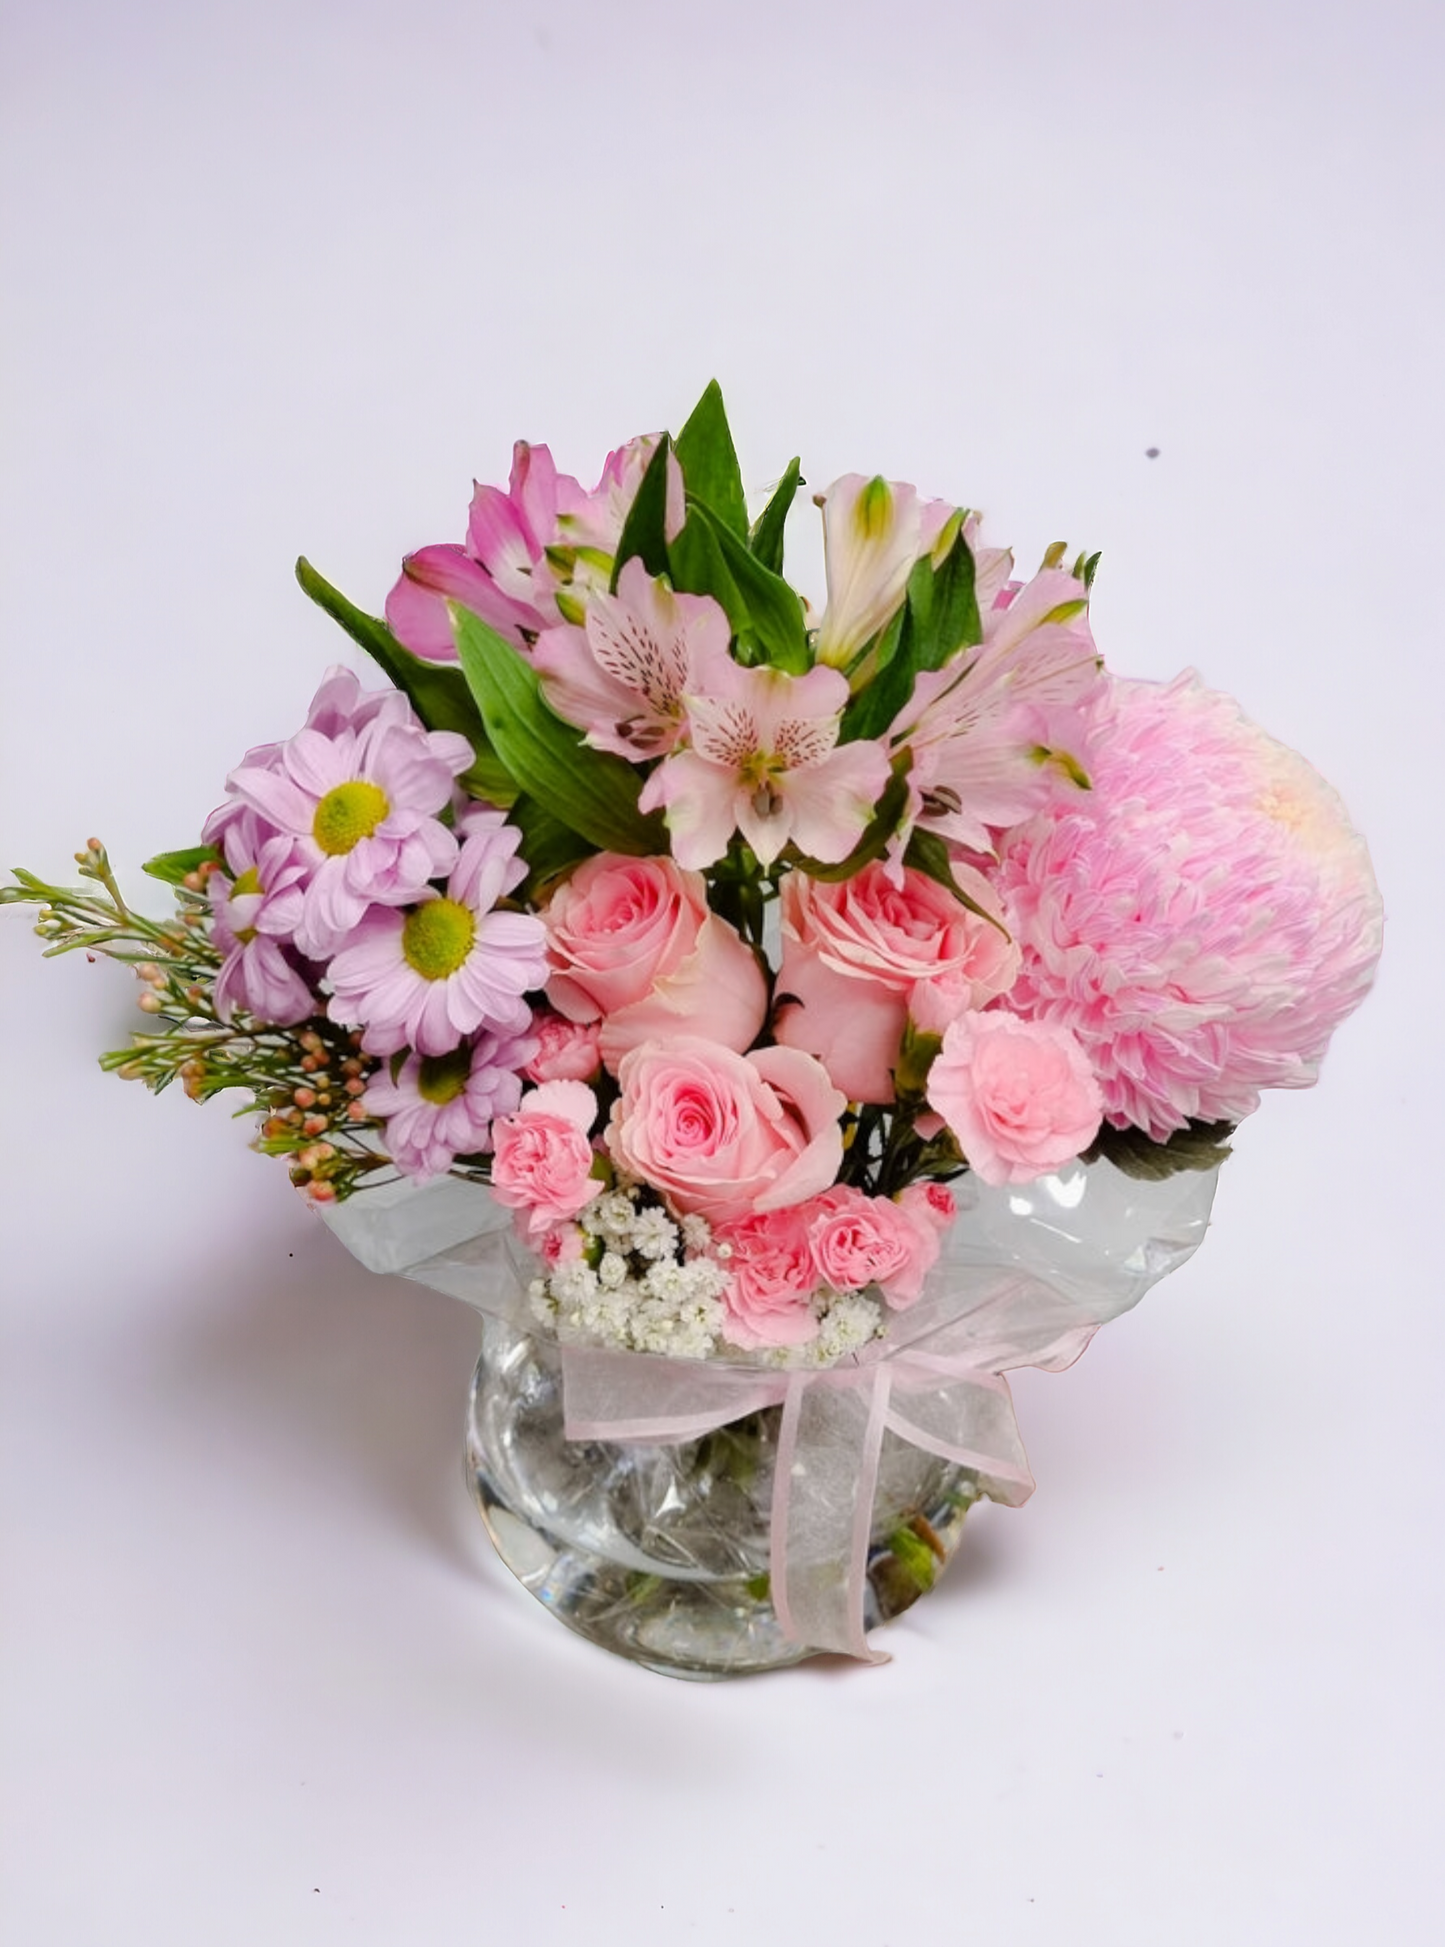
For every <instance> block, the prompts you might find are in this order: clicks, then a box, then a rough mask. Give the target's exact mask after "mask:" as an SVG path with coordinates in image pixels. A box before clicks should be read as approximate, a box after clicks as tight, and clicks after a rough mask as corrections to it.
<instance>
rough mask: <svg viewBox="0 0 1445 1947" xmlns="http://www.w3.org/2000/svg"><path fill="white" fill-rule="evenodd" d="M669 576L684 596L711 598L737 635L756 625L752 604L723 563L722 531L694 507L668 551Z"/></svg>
mask: <svg viewBox="0 0 1445 1947" xmlns="http://www.w3.org/2000/svg"><path fill="white" fill-rule="evenodd" d="M667 563H668V576H669V578H670V580H671V582H672V585H673V587H674V588H675V589H677V590H678V591H679V593H681V594H684V595H711V597H712V598H713V600H714V601H715V602H717V603H718V604H719V606H720V607H721V608H722V610H723V612H724V613H725V614H726V616H727V619H728V624H729V626H730V628H731V629H732V632H733V634H734V635H740V634H742V633H744V632H745V631H746V630H748V629H749V628H751V626H752V617H751V616H750V615H749V613H748V605H747V603H746V602H745V601H744V600H743V597H742V594H741V592H740V591H739V589H738V585H737V583H736V582H735V581H734V580H733V578H732V576H731V574H729V572H728V566H727V563H726V562H725V561H724V560H723V554H722V543H721V542H720V541H719V540H718V530H717V528H716V527H715V526H713V525H712V524H711V523H710V522H709V521H708V520H707V519H706V518H705V517H704V515H703V514H702V513H700V512H698V511H697V510H696V509H695V508H694V507H693V506H692V505H691V504H689V506H688V510H687V520H686V522H685V524H684V526H683V529H682V532H681V533H680V534H679V535H678V536H677V539H676V540H675V541H674V542H673V543H672V545H671V546H670V547H669V549H668V551H667Z"/></svg>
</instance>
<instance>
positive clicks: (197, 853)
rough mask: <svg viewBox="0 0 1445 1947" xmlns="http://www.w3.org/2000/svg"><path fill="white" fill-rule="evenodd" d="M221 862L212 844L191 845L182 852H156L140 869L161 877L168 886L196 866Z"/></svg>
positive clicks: (178, 882) (222, 862) (174, 883)
mask: <svg viewBox="0 0 1445 1947" xmlns="http://www.w3.org/2000/svg"><path fill="white" fill-rule="evenodd" d="M222 864H224V860H223V859H222V857H221V855H220V853H219V852H218V851H217V850H216V848H215V846H214V845H192V846H191V847H190V849H189V850H188V851H184V852H157V853H156V855H155V857H154V858H153V859H147V860H146V862H145V864H144V865H143V866H142V867H141V871H142V872H149V874H150V875H151V877H152V878H153V879H163V880H164V881H165V883H166V884H167V885H168V886H178V885H180V884H181V883H182V881H183V880H184V879H185V877H186V875H187V873H190V872H194V871H195V870H196V868H197V866H201V865H222Z"/></svg>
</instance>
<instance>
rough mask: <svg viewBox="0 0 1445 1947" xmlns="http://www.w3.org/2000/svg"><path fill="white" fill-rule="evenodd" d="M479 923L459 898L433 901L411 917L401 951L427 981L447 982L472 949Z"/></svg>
mask: <svg viewBox="0 0 1445 1947" xmlns="http://www.w3.org/2000/svg"><path fill="white" fill-rule="evenodd" d="M476 937H477V922H476V920H475V919H474V918H473V916H472V913H471V911H470V909H469V908H468V907H466V906H463V905H462V904H461V903H460V902H459V901H458V900H455V899H429V900H428V901H427V902H426V904H425V905H424V906H418V907H417V909H416V911H415V912H414V913H409V914H408V915H407V919H406V924H405V925H404V926H403V927H402V929H401V950H402V953H403V955H404V956H405V958H406V963H407V965H408V966H409V967H415V969H416V971H417V972H418V973H419V974H420V975H421V976H422V978H423V979H424V980H446V979H447V978H448V977H449V976H450V975H451V974H454V973H455V972H456V970H457V968H458V967H460V966H461V965H462V964H463V963H464V962H465V960H466V957H467V955H468V954H469V953H470V952H471V950H472V941H473V940H474V939H475V938H476Z"/></svg>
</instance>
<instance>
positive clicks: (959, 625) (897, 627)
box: [842, 532, 983, 741]
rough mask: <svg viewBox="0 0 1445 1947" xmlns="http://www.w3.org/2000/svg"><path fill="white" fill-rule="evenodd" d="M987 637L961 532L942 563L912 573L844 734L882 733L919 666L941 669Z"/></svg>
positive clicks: (874, 651) (874, 650)
mask: <svg viewBox="0 0 1445 1947" xmlns="http://www.w3.org/2000/svg"><path fill="white" fill-rule="evenodd" d="M894 631H897V634H896V635H895V634H894ZM982 639H983V631H982V629H981V627H980V626H979V615H978V600H977V597H976V595H975V593H974V560H973V551H972V549H971V548H970V547H969V545H968V542H967V541H966V540H965V539H964V538H963V534H962V532H960V533H959V536H958V539H957V540H956V541H955V542H954V544H953V546H952V547H951V548H950V549H949V551H948V553H947V554H946V555H945V556H944V558H943V561H942V562H941V564H940V565H939V566H938V567H937V568H935V567H934V566H933V565H932V563H931V562H930V561H929V560H928V559H927V558H926V557H925V559H923V560H921V561H919V562H918V563H917V565H916V566H915V567H914V570H913V572H912V574H911V575H910V576H909V577H908V592H907V596H906V598H905V600H904V604H903V607H902V608H901V609H900V610H899V611H898V613H897V614H896V615H895V616H894V617H893V620H892V621H891V622H890V623H889V625H888V627H887V628H886V629H884V630H883V632H882V634H881V635H879V636H878V637H877V638H876V640H875V641H874V643H873V645H872V646H871V647H870V649H869V650H868V651H867V655H868V656H869V657H872V658H874V659H875V660H876V662H877V664H878V667H877V668H876V669H875V671H874V673H873V675H872V677H871V678H870V679H869V680H868V682H867V683H865V684H864V686H863V687H862V689H860V690H859V691H858V692H857V693H856V695H855V696H854V697H853V699H852V701H851V702H850V703H849V705H848V708H847V709H846V711H845V712H844V713H843V730H842V735H843V738H844V740H845V741H851V740H853V739H855V738H858V737H881V736H882V734H883V732H884V731H885V730H887V728H888V727H889V725H890V724H891V723H892V722H893V721H894V719H895V718H896V717H897V715H898V713H899V711H900V710H901V709H902V708H903V706H904V705H905V704H906V703H907V701H908V699H909V697H910V696H911V695H912V694H913V679H914V678H915V676H917V674H918V672H919V670H921V669H941V668H942V667H943V665H944V664H945V663H946V662H947V661H948V660H949V658H950V657H952V656H954V655H956V654H957V653H958V651H959V650H960V649H963V648H969V647H972V646H973V645H975V644H976V643H978V642H980V641H981V640H982Z"/></svg>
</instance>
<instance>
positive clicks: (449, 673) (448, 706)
mask: <svg viewBox="0 0 1445 1947" xmlns="http://www.w3.org/2000/svg"><path fill="white" fill-rule="evenodd" d="M296 579H297V581H299V582H300V584H301V586H302V587H303V588H304V589H305V591H306V593H307V594H308V595H309V596H310V597H311V599H312V601H313V602H315V604H316V606H317V607H318V608H322V609H325V611H326V613H327V614H328V615H329V616H330V617H331V619H332V620H333V621H334V622H339V623H340V624H341V626H342V628H343V629H345V631H346V633H347V634H348V635H349V636H350V637H351V639H352V641H353V642H354V643H356V644H357V645H358V646H359V647H360V648H362V649H364V650H365V651H366V653H367V655H368V656H370V657H371V658H372V660H373V661H374V662H376V663H378V664H379V665H380V667H381V668H382V669H383V670H384V671H385V672H386V674H387V675H388V676H389V677H390V678H391V680H392V682H393V683H395V684H396V687H397V688H398V689H399V690H401V691H403V692H404V693H405V694H406V696H408V697H409V698H410V700H411V704H412V707H413V709H414V710H415V711H416V713H417V715H418V716H419V717H420V718H421V720H422V722H423V723H424V724H425V725H426V727H427V729H428V730H454V731H456V732H457V733H458V734H459V735H460V736H463V737H465V738H466V740H467V742H468V743H469V744H470V745H471V747H472V750H473V752H474V756H473V760H472V767H471V769H470V770H469V771H466V772H464V773H463V775H462V778H461V780H460V782H461V784H462V786H463V788H464V789H465V790H467V791H469V792H470V793H471V795H472V796H473V797H474V798H487V799H489V800H490V802H491V803H492V804H496V805H509V804H510V803H511V802H512V800H513V798H515V797H516V795H517V786H516V782H515V780H514V779H513V778H512V776H511V774H510V773H509V772H508V770H507V769H506V767H505V765H504V764H502V762H501V761H500V759H499V758H498V757H497V754H496V752H495V751H494V750H492V748H491V747H490V745H489V744H488V742H487V733H486V731H485V730H484V729H483V727H482V719H481V716H480V715H479V713H478V711H477V706H476V704H475V703H474V702H473V701H472V696H471V692H470V691H469V690H468V688H467V682H466V678H465V677H464V676H463V675H462V672H461V670H460V669H458V668H455V667H454V666H453V665H452V664H451V663H434V662H430V661H428V660H427V659H426V658H424V657H422V656H414V655H413V654H412V652H411V651H410V649H408V648H406V647H405V646H404V645H403V644H402V643H400V642H398V641H397V639H396V637H395V636H394V635H393V634H392V632H391V630H390V629H389V628H388V627H387V626H386V624H385V622H381V621H378V620H377V618H376V617H375V616H374V615H367V614H366V613H365V612H364V611H363V610H362V609H359V608H357V607H356V605H355V604H354V603H353V602H349V601H347V599H346V597H345V596H344V595H343V594H342V593H341V591H340V590H339V589H336V588H333V587H332V585H331V583H330V582H329V581H328V580H327V579H326V577H325V576H324V575H321V574H318V573H317V571H316V569H315V568H313V567H312V565H311V563H310V562H309V561H308V560H307V559H306V557H305V555H304V554H303V555H302V556H301V557H300V559H299V560H298V561H297V563H296Z"/></svg>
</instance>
